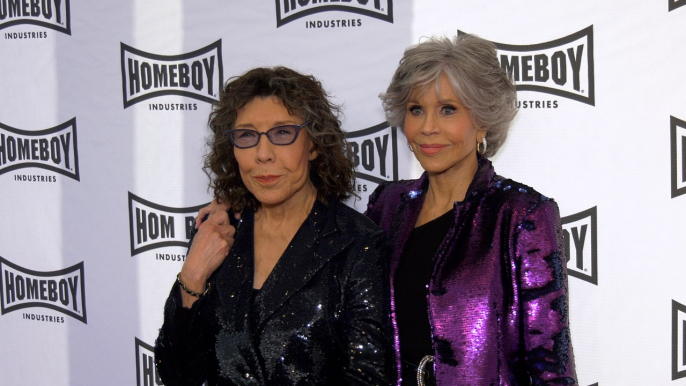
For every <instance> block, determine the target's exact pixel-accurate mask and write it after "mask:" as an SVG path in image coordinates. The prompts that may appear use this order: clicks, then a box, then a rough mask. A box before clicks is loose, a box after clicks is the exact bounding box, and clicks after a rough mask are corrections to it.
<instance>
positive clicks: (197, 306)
mask: <svg viewBox="0 0 686 386" xmlns="http://www.w3.org/2000/svg"><path fill="white" fill-rule="evenodd" d="M234 233H235V228H234V227H233V226H231V225H229V221H228V216H227V213H226V212H218V213H215V214H212V215H211V216H210V217H209V218H208V219H207V221H205V222H204V223H203V224H202V226H201V227H200V229H199V230H197V231H196V230H194V231H193V233H192V237H191V240H190V241H189V248H188V253H187V258H186V261H185V262H184V265H183V267H182V269H181V272H180V273H179V277H180V278H181V280H182V281H183V283H184V284H185V285H186V287H187V288H189V289H191V290H193V291H195V292H197V293H202V292H203V291H204V289H205V286H206V285H207V284H206V283H207V282H208V280H210V279H209V278H210V276H211V275H212V273H213V272H214V271H216V269H217V268H218V267H219V266H220V265H221V263H222V262H223V261H224V259H225V258H226V255H227V254H228V251H229V248H230V246H231V245H232V244H233V236H234ZM217 303H218V297H217V292H216V289H213V288H211V289H210V290H209V291H208V292H207V295H205V296H204V297H202V298H197V297H194V296H192V295H190V294H188V293H187V292H186V291H184V290H182V289H181V286H180V284H178V283H176V282H175V283H174V285H173V286H172V290H171V292H170V294H169V297H168V298H167V301H166V303H165V306H164V324H163V325H162V328H161V329H160V332H159V336H158V338H157V340H156V341H155V364H156V366H157V370H158V372H159V374H160V377H161V378H162V380H163V381H164V384H165V385H169V386H173V385H200V384H201V383H202V382H203V381H204V380H205V377H206V372H207V368H208V362H209V361H211V360H213V359H214V357H215V354H214V344H213V340H212V339H213V338H212V336H213V335H212V333H211V332H207V331H206V330H207V328H208V326H211V325H212V324H211V322H212V321H211V320H210V318H212V317H213V316H214V315H215V314H216V312H213V310H214V309H216V308H218V306H217Z"/></svg>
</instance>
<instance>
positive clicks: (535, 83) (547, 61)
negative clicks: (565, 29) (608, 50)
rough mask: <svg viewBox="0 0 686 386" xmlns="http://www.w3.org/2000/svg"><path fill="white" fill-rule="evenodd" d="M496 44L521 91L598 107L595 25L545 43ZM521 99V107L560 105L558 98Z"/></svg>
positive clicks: (501, 63)
mask: <svg viewBox="0 0 686 386" xmlns="http://www.w3.org/2000/svg"><path fill="white" fill-rule="evenodd" d="M457 32H458V34H464V32H462V31H459V30H458V31H457ZM493 44H495V46H496V47H497V48H498V59H499V60H500V66H501V67H502V68H503V69H504V70H505V71H507V72H508V73H510V74H511V75H512V77H513V79H514V80H515V84H516V86H517V90H518V91H538V92H541V93H546V94H551V95H557V96H560V97H563V98H568V99H572V100H575V101H578V102H583V103H586V104H589V105H591V106H595V82H594V75H593V26H589V27H587V28H584V29H582V30H581V31H579V32H575V33H573V34H571V35H569V36H565V37H563V38H560V39H557V40H552V41H549V42H546V43H539V44H530V45H512V44H503V43H496V42H493ZM521 99H522V100H520V101H519V107H520V108H556V107H557V101H530V100H525V99H523V98H521Z"/></svg>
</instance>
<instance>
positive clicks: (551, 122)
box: [0, 0, 686, 386]
mask: <svg viewBox="0 0 686 386" xmlns="http://www.w3.org/2000/svg"><path fill="white" fill-rule="evenodd" d="M684 5H686V1H684V0H653V1H638V0H631V1H621V2H620V1H592V0H580V1H575V2H550V1H543V0H534V1H529V2H512V1H495V2H474V1H462V0H458V1H456V0H443V1H418V0H414V1H411V0H404V1H399V0H395V1H393V0H340V1H337V0H329V1H327V0H276V1H271V0H262V1H241V2H238V1H226V0H224V1H220V0H207V1H182V0H164V1H162V0H145V1H143V0H122V1H80V0H0V58H1V59H0V219H2V224H3V225H2V228H1V229H2V231H0V282H1V284H2V286H1V291H2V292H1V306H2V309H1V315H0V384H2V385H160V384H161V382H160V381H159V380H158V379H157V377H156V374H155V371H154V367H153V361H152V352H151V345H152V344H153V343H154V339H155V337H156V336H157V330H158V328H159V326H160V325H161V323H162V307H163V303H164V299H165V298H166V296H167V293H168V291H169V289H170V286H171V285H172V282H173V280H174V276H175V275H176V273H177V272H178V271H179V269H180V267H181V265H182V264H183V260H184V258H185V253H186V251H185V248H184V244H185V243H186V241H187V239H188V232H189V228H190V226H191V220H192V218H193V216H194V214H195V213H196V211H197V210H198V208H199V207H201V206H202V205H204V204H206V203H207V202H209V201H210V200H211V196H210V194H209V193H208V191H207V177H206V176H205V174H204V173H203V172H202V170H201V165H202V156H203V154H204V151H205V150H204V149H205V148H204V141H205V137H206V136H207V134H208V130H207V128H206V123H207V116H208V113H209V111H210V107H211V103H212V102H213V101H215V100H216V99H217V95H218V92H219V89H220V88H221V87H222V84H223V83H224V82H226V80H227V79H229V78H230V77H232V76H235V75H238V74H241V73H243V72H245V71H246V70H248V69H250V68H252V67H256V66H273V65H285V66H289V67H293V68H295V69H297V70H299V71H301V72H305V73H312V74H314V75H315V76H316V77H317V78H319V79H320V80H321V81H322V82H323V83H324V85H325V87H326V89H327V90H328V91H330V93H331V94H332V95H333V96H334V98H335V101H336V102H337V103H340V104H342V105H343V107H344V112H345V116H344V119H343V121H344V129H345V130H346V132H347V133H348V139H349V141H350V147H349V155H350V157H352V159H353V160H354V162H355V164H356V166H357V171H358V180H357V185H356V189H357V191H358V192H359V194H360V195H361V196H362V200H361V201H359V202H357V203H351V204H352V205H354V206H355V207H356V208H358V209H360V210H362V209H363V208H364V207H365V204H366V200H367V196H368V195H369V193H370V192H371V191H372V190H373V189H374V188H375V187H376V186H377V184H378V183H379V182H381V181H386V180H396V179H403V178H414V177H417V176H418V175H419V173H420V168H419V167H418V166H417V165H416V163H415V162H414V160H413V158H412V156H411V154H410V153H409V152H408V150H407V147H406V146H405V145H406V141H405V139H404V137H403V134H402V133H401V132H400V131H399V130H397V129H395V128H392V127H389V126H388V124H386V123H385V122H384V115H383V111H382V109H381V104H380V102H379V99H378V97H377V96H378V94H379V93H380V92H382V91H384V90H385V88H386V86H387V85H388V82H389V81H390V78H391V75H392V74H393V71H394V70H395V67H396V65H397V63H398V60H399V59H400V57H401V56H402V53H403V50H404V48H405V47H407V46H408V45H410V44H413V43H417V42H418V41H419V40H420V39H421V37H422V36H429V35H455V34H457V33H458V31H462V32H469V33H474V34H476V35H479V36H481V37H483V38H485V39H488V40H491V41H493V42H494V43H496V44H497V46H498V48H499V57H500V61H501V64H502V66H503V67H504V68H507V69H508V71H511V72H512V73H513V75H514V77H515V78H516V80H517V84H518V89H519V90H520V92H519V99H520V102H519V103H520V112H519V116H518V118H517V120H516V122H515V125H514V127H513V128H512V130H511V133H510V136H509V139H508V142H507V143H506V145H505V147H504V148H503V149H502V150H501V152H500V153H499V154H498V155H497V156H496V157H495V158H494V164H495V167H496V170H497V171H498V172H499V174H502V175H505V176H508V177H511V178H513V179H516V180H519V181H522V182H524V183H526V184H528V185H531V186H534V187H535V188H536V189H537V190H539V191H540V192H542V193H544V194H546V195H548V196H550V197H554V198H555V199H556V200H557V202H558V203H559V206H560V210H561V215H562V216H563V222H564V230H565V240H566V247H567V256H568V258H569V261H568V268H569V274H570V279H569V280H570V299H571V300H570V308H571V312H570V320H571V327H572V338H573V343H574V349H575V353H576V364H577V369H578V375H579V383H580V385H582V386H589V385H602V386H614V385H651V386H652V385H677V384H678V385H685V384H686V345H685V344H684V342H685V340H686V337H685V334H684V330H686V258H685V257H686V256H684V250H685V249H686V244H685V242H684V240H685V239H686V225H685V222H684V218H686V195H684V193H686V153H685V149H686V72H685V69H686V66H685V64H686V39H685V38H686V7H685V6H684Z"/></svg>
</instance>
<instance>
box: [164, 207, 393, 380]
mask: <svg viewBox="0 0 686 386" xmlns="http://www.w3.org/2000/svg"><path fill="white" fill-rule="evenodd" d="M253 215H254V214H253V213H252V212H251V211H248V210H246V211H244V212H243V221H242V224H241V225H240V226H239V227H238V231H237V234H236V237H235V243H234V245H233V247H232V249H231V251H230V253H229V255H228V257H227V258H226V260H225V261H224V263H223V264H222V266H221V267H220V268H219V269H217V271H215V273H214V274H213V275H212V277H211V278H210V283H211V286H212V288H211V290H210V291H209V293H208V294H207V295H206V296H205V297H203V298H201V299H199V300H198V301H196V302H195V303H194V304H193V306H192V307H191V308H190V309H187V308H183V307H182V306H181V296H180V292H179V291H180V290H179V286H178V285H177V284H175V285H174V286H173V287H172V291H171V294H170V296H169V298H168V299H167V302H166V304H165V309H164V325H163V326H162V328H161V329H160V333H159V337H158V338H157V341H156V344H155V363H156V365H157V369H158V373H159V374H160V377H161V378H162V380H163V381H164V384H165V385H167V386H173V385H183V386H188V385H200V384H201V383H202V382H203V381H207V384H208V385H389V384H392V383H393V380H394V379H393V378H394V377H395V373H394V368H393V363H394V350H393V338H392V327H391V323H390V318H389V314H390V305H389V298H390V296H389V291H390V290H389V285H388V268H387V264H388V262H387V253H386V239H385V237H384V233H383V231H381V230H380V229H379V228H378V227H377V226H376V225H374V224H373V223H372V222H371V221H370V220H369V219H367V218H366V217H364V216H363V215H362V214H360V213H357V212H355V211H354V210H353V209H350V208H348V207H347V206H345V205H344V204H341V203H338V202H331V204H330V206H329V207H327V206H325V205H323V204H322V203H320V202H319V201H317V202H316V203H315V205H314V207H313V209H312V211H311V213H310V214H309V216H308V217H307V219H306V220H305V222H304V223H303V225H302V226H301V227H300V229H299V230H298V232H297V234H296V235H295V237H294V238H293V240H292V241H291V243H290V245H289V246H288V247H287V248H286V251H285V252H284V254H283V255H282V256H281V258H280V260H279V261H278V263H277V264H276V266H275V267H274V269H273V271H272V272H271V274H270V275H269V277H268V278H267V280H266V281H265V283H264V285H263V286H262V289H261V290H260V291H259V294H258V295H257V297H256V299H255V304H256V305H257V307H256V308H255V309H251V307H252V302H251V298H252V291H253V289H252V288H253V284H252V283H253V274H254V273H253V265H254V263H253V242H254V237H253V228H254V216H253Z"/></svg>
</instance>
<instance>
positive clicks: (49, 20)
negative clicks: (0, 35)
mask: <svg viewBox="0 0 686 386" xmlns="http://www.w3.org/2000/svg"><path fill="white" fill-rule="evenodd" d="M19 24H32V25H38V26H41V27H45V28H50V29H54V30H55V31H59V32H63V33H65V34H67V35H71V23H70V17H69V0H0V29H3V28H8V27H11V26H14V25H19ZM27 34H33V35H36V33H35V32H19V33H9V32H8V33H5V38H6V39H19V38H31V37H35V36H28V35H27ZM39 37H45V36H39Z"/></svg>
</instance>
